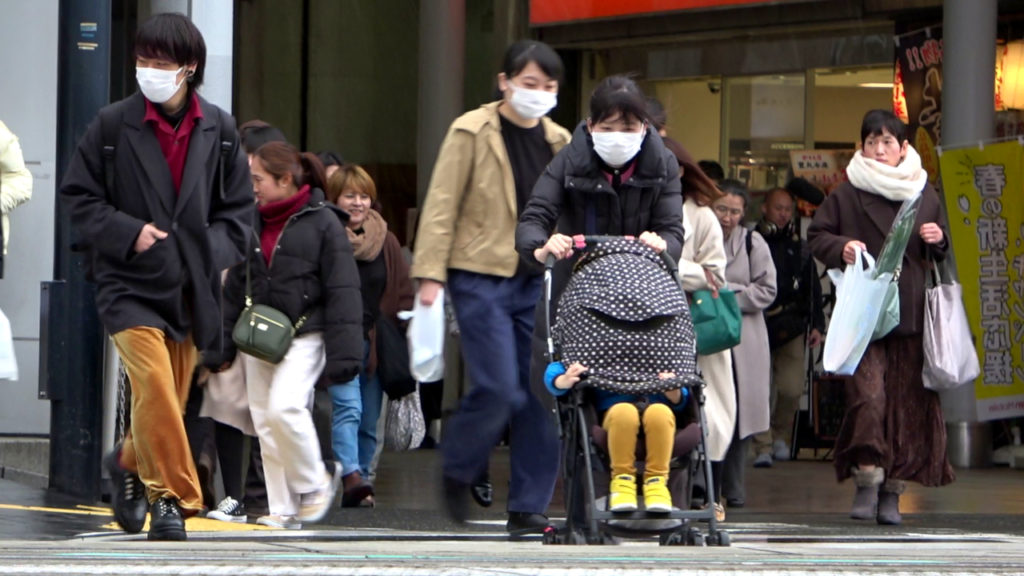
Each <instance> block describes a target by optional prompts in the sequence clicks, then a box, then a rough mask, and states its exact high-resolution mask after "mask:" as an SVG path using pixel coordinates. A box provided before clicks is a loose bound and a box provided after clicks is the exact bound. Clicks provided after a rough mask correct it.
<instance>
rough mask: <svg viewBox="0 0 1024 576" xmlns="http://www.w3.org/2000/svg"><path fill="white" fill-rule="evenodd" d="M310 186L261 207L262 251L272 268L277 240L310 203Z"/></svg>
mask: <svg viewBox="0 0 1024 576" xmlns="http://www.w3.org/2000/svg"><path fill="white" fill-rule="evenodd" d="M309 196H310V194H309V185H308V184H307V185H305V186H303V187H302V188H299V191H298V192H297V193H295V194H294V195H292V196H289V197H288V198H285V199H284V200H278V201H277V202H271V203H270V204H264V205H263V206H260V217H261V218H262V219H263V232H261V233H260V249H262V250H263V259H264V260H265V261H266V262H267V266H270V259H271V257H272V256H273V255H274V246H275V245H276V244H277V239H278V238H280V237H281V232H282V231H284V225H285V224H286V223H287V222H288V219H289V218H291V217H292V215H293V214H295V213H296V212H298V211H299V209H300V208H302V207H303V206H305V205H306V204H307V203H309Z"/></svg>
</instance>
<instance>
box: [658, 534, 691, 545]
mask: <svg viewBox="0 0 1024 576" xmlns="http://www.w3.org/2000/svg"><path fill="white" fill-rule="evenodd" d="M684 544H688V542H686V540H685V539H684V537H683V533H682V532H680V531H679V530H675V531H673V532H662V533H661V534H659V535H658V545H659V546H683V545H684Z"/></svg>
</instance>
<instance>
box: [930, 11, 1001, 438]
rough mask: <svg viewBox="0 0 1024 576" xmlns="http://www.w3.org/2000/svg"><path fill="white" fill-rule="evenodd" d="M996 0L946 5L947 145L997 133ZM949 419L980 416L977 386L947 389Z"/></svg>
mask: <svg viewBox="0 0 1024 576" xmlns="http://www.w3.org/2000/svg"><path fill="white" fill-rule="evenodd" d="M997 19H998V10H997V6H996V0H945V2H943V9H942V20H943V23H942V38H943V48H942V76H943V82H942V136H941V138H942V145H943V146H956V145H962V144H967V143H971V142H977V141H979V140H987V139H990V138H992V137H994V136H995V110H994V100H995V88H994V85H995V67H996V60H995V59H996V21H997ZM941 396H942V408H943V412H944V413H945V416H946V420H947V421H950V422H975V421H977V420H978V414H977V408H976V405H975V403H976V398H975V396H974V387H973V386H960V387H958V388H954V389H953V390H950V391H947V392H944V393H943V394H942V395H941Z"/></svg>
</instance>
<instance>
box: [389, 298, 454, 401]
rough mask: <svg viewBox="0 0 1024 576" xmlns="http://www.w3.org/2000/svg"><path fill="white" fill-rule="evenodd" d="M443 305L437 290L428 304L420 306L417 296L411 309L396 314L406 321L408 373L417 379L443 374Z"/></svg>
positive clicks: (432, 377)
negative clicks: (407, 322)
mask: <svg viewBox="0 0 1024 576" xmlns="http://www.w3.org/2000/svg"><path fill="white" fill-rule="evenodd" d="M444 308H445V307H444V289H441V290H438V292H437V298H435V299H434V303H433V304H431V305H430V306H424V305H423V304H422V303H421V302H420V299H419V297H418V296H417V297H416V301H415V303H414V304H413V309H412V312H399V313H398V318H399V319H401V320H409V326H408V327H407V328H406V331H405V334H406V336H407V338H408V341H409V372H410V373H411V374H412V376H413V378H415V379H416V381H417V382H435V381H437V380H440V379H441V378H443V377H444V338H445V328H446V327H447V322H446V320H445V315H444Z"/></svg>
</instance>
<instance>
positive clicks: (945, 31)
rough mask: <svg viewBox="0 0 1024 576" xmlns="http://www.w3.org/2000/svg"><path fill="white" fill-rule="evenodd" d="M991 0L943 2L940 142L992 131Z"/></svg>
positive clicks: (995, 14)
mask: <svg viewBox="0 0 1024 576" xmlns="http://www.w3.org/2000/svg"><path fill="white" fill-rule="evenodd" d="M997 18H998V11H997V6H996V0H945V2H944V3H943V7H942V20H943V23H942V38H943V48H942V75H943V78H944V81H943V83H942V144H943V146H955V145H958V144H966V143H969V142H974V141H977V140H984V139H988V138H992V137H994V136H995V107H994V105H993V102H994V100H995V69H996V20H997Z"/></svg>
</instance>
